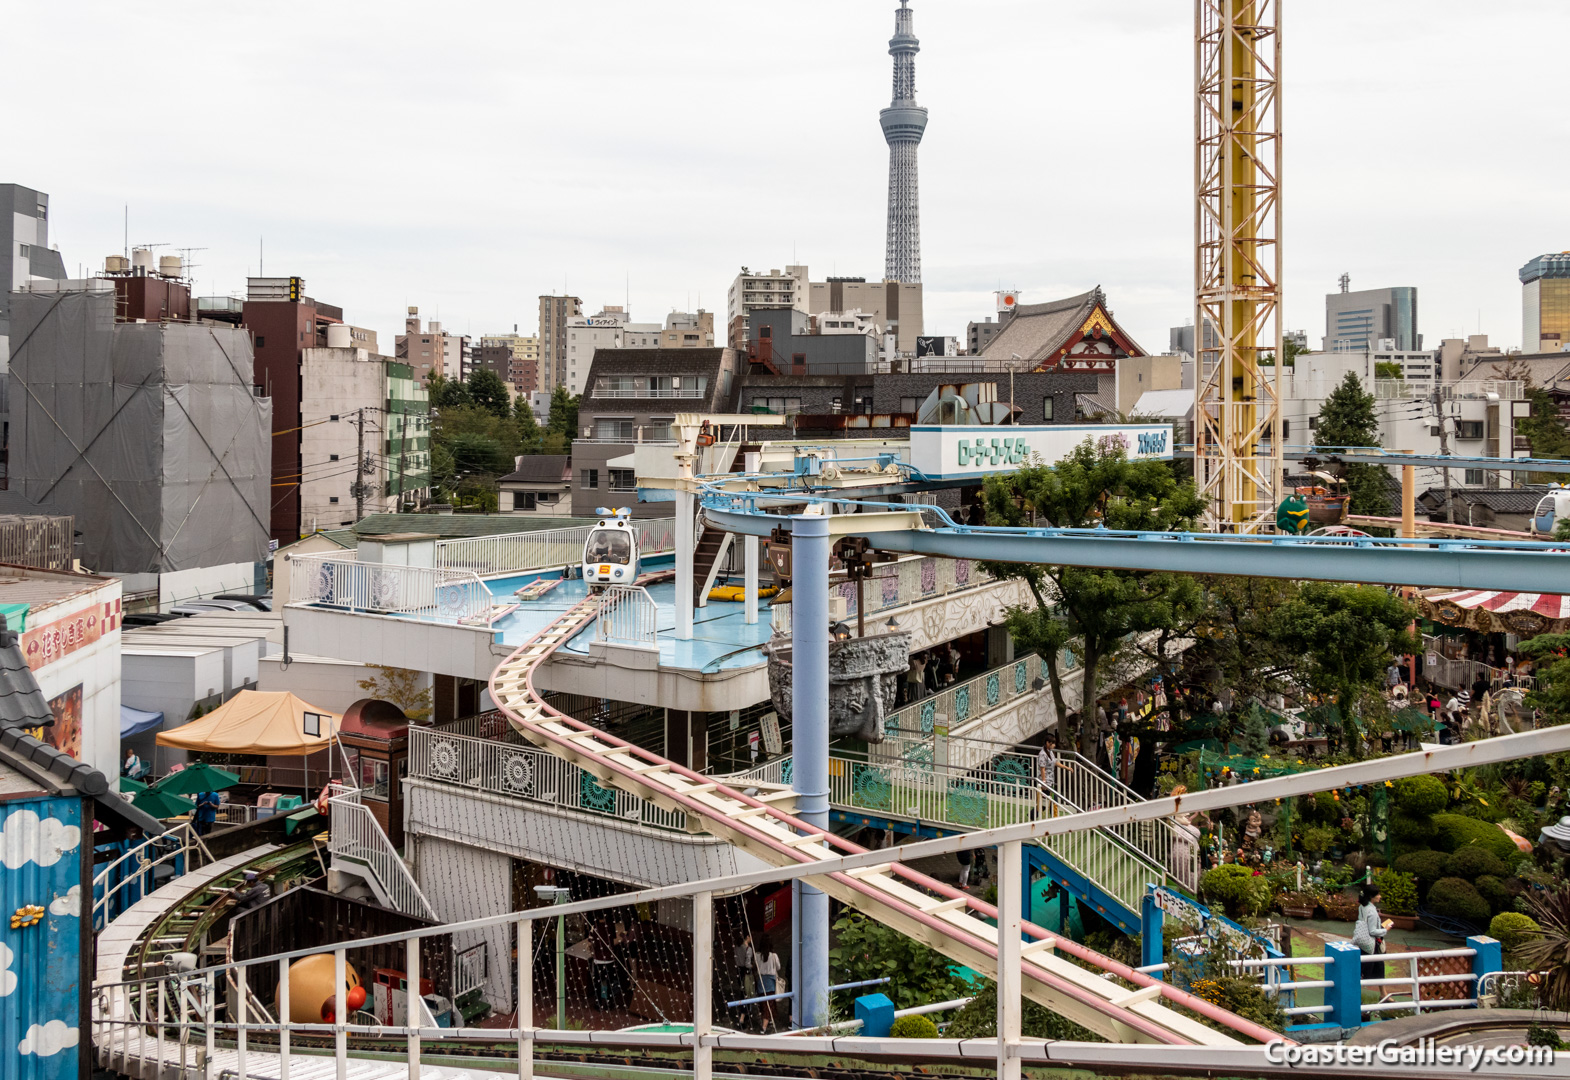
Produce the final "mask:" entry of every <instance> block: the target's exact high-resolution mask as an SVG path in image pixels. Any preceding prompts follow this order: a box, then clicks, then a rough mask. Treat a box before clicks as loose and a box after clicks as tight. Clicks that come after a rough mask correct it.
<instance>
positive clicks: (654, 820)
mask: <svg viewBox="0 0 1570 1080" xmlns="http://www.w3.org/2000/svg"><path fill="white" fill-rule="evenodd" d="M409 775H410V776H411V777H417V778H419V779H422V780H433V781H436V782H437V783H441V784H451V785H454V786H456V787H464V788H468V789H470V790H472V791H484V792H488V793H490V794H492V795H504V796H507V797H508V798H512V799H523V800H526V801H528V802H535V803H543V804H545V805H547V806H556V807H561V808H563V809H567V810H581V811H585V812H587V813H591V814H600V815H603V816H605V817H611V818H616V819H617V820H620V821H627V822H632V823H633V824H636V825H647V826H649V827H651V828H655V829H671V830H674V831H677V832H686V831H687V815H686V814H684V813H680V812H678V811H672V810H664V809H661V808H660V807H658V806H656V805H655V804H654V803H652V802H649V801H648V800H647V799H640V798H638V797H637V796H636V795H632V794H629V793H627V792H625V791H621V790H618V789H616V788H608V787H602V786H601V785H600V783H599V781H598V780H596V779H595V777H594V775H593V774H592V773H588V772H585V771H584V770H582V769H580V768H578V767H577V766H576V765H572V764H570V763H568V762H566V761H563V760H562V759H561V758H558V757H556V756H554V755H552V754H548V753H546V752H545V751H543V750H538V749H536V748H534V747H532V746H526V745H522V744H519V743H513V742H508V741H498V740H496V739H490V738H478V737H475V736H472V735H463V734H459V733H458V732H457V731H454V730H451V729H450V728H449V729H437V728H419V727H416V728H410V729H409Z"/></svg>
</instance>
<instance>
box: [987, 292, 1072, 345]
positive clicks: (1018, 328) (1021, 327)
mask: <svg viewBox="0 0 1570 1080" xmlns="http://www.w3.org/2000/svg"><path fill="white" fill-rule="evenodd" d="M1100 296H1101V289H1100V287H1099V286H1098V287H1097V288H1094V289H1091V290H1090V291H1089V292H1083V293H1080V294H1079V295H1078V296H1070V297H1067V298H1066V299H1063V300H1054V301H1052V302H1050V303H1046V304H1021V305H1020V306H1019V307H1018V308H1017V309H1016V310H1015V312H1014V314H1013V315H1012V316H1010V317H1009V321H1008V324H1007V325H1005V326H1004V327H1003V329H1002V330H1000V331H999V332H998V333H997V335H996V336H995V337H993V339H992V340H991V341H990V342H988V343H987V347H986V348H985V349H983V350H981V355H982V356H985V357H987V358H988V359H990V360H997V359H1002V360H1007V359H1009V358H1010V357H1012V355H1013V354H1014V353H1018V354H1019V356H1020V359H1021V360H1045V359H1047V358H1048V357H1050V356H1051V355H1052V353H1053V350H1055V349H1057V348H1058V347H1059V346H1061V345H1062V344H1063V341H1064V339H1066V338H1067V337H1068V336H1069V334H1071V333H1073V331H1074V330H1076V329H1078V328H1079V327H1080V326H1082V325H1083V324H1084V322H1085V320H1086V319H1088V318H1089V317H1090V313H1091V311H1092V310H1094V308H1095V306H1096V301H1097V298H1098V297H1100Z"/></svg>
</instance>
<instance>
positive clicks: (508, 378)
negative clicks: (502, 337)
mask: <svg viewBox="0 0 1570 1080" xmlns="http://www.w3.org/2000/svg"><path fill="white" fill-rule="evenodd" d="M470 355H471V357H472V359H471V360H470V374H473V373H474V372H476V371H481V370H484V371H489V372H490V373H491V374H492V375H495V376H496V377H497V378H498V379H500V380H501V381H502V382H504V383H506V384H507V385H509V386H512V385H513V383H512V368H513V355H512V350H511V349H509V348H508V347H507V346H506V345H486V344H483V343H482V344H479V345H476V346H474V348H473V350H472V351H471V353H470ZM513 391H514V393H516V392H517V387H516V386H513Z"/></svg>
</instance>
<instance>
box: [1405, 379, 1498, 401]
mask: <svg viewBox="0 0 1570 1080" xmlns="http://www.w3.org/2000/svg"><path fill="white" fill-rule="evenodd" d="M1439 393H1440V396H1441V397H1443V398H1445V399H1456V398H1461V399H1486V398H1487V397H1488V395H1489V394H1497V395H1499V398H1500V399H1501V400H1503V401H1520V400H1521V399H1522V398H1523V397H1524V396H1525V394H1526V384H1525V383H1523V382H1521V381H1520V380H1517V379H1464V380H1461V381H1459V382H1453V383H1442V384H1440V386H1439ZM1433 394H1434V384H1433V383H1431V382H1428V381H1426V380H1424V381H1421V382H1409V381H1407V380H1406V379H1375V380H1374V397H1375V398H1378V399H1380V400H1382V401H1396V400H1408V401H1419V400H1421V401H1428V400H1429V399H1430V398H1432V397H1433Z"/></svg>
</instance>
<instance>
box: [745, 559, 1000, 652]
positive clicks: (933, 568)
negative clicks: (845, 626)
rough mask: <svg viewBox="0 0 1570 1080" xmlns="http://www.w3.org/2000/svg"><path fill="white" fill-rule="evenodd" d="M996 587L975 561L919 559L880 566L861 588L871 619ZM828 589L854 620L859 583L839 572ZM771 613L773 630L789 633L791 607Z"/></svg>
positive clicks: (867, 613)
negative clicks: (971, 591)
mask: <svg viewBox="0 0 1570 1080" xmlns="http://www.w3.org/2000/svg"><path fill="white" fill-rule="evenodd" d="M994 584H997V582H996V581H994V580H993V578H992V576H991V575H989V574H986V573H984V572H983V571H982V570H981V568H980V567H979V566H977V565H976V563H975V561H974V560H972V559H944V558H937V557H932V556H926V555H916V556H911V557H907V558H902V559H900V560H898V561H897V562H892V563H881V564H879V565H878V566H877V568H876V569H875V570H874V571H873V576H872V577H871V578H868V579H867V580H866V581H865V582H864V583H863V584H862V595H864V596H865V597H866V601H867V610H866V615H867V616H868V617H869V618H870V617H871V616H872V615H874V614H877V613H880V612H885V611H891V610H893V609H895V608H901V607H908V606H910V605H911V604H919V603H922V602H923V601H927V600H936V599H939V598H941V597H945V596H950V595H952V594H954V593H958V592H966V591H968V590H971V589H978V588H981V587H983V586H986V585H994ZM829 588H830V595H832V596H839V597H843V598H844V600H845V611H846V617H847V618H854V617H855V616H856V615H857V613H858V611H859V610H860V608H859V603H858V601H857V598H856V582H854V581H845V580H843V573H842V572H840V571H836V572H835V573H834V575H833V584H831V585H830V586H829ZM769 610H770V612H771V613H772V617H773V619H774V629H775V630H776V631H778V632H780V633H789V632H790V627H791V622H790V613H791V605H790V604H775V605H774V606H773V607H772V608H770V609H769Z"/></svg>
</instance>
